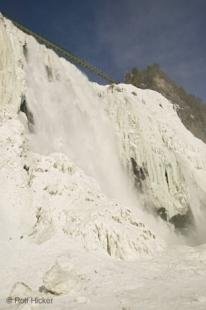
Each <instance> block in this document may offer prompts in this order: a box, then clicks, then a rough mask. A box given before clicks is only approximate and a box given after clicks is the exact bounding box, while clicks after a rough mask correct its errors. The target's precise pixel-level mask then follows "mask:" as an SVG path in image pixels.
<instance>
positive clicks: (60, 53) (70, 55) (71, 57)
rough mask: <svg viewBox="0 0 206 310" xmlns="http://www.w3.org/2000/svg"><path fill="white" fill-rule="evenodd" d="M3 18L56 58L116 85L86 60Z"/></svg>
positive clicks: (15, 22) (17, 23)
mask: <svg viewBox="0 0 206 310" xmlns="http://www.w3.org/2000/svg"><path fill="white" fill-rule="evenodd" d="M3 16H4V17H6V18H7V19H9V20H10V21H11V22H12V23H13V24H14V25H15V26H16V27H18V28H19V29H20V30H22V31H23V32H25V33H26V34H28V35H31V36H33V37H34V38H35V39H36V40H37V41H38V42H39V43H40V44H44V45H45V46H46V47H47V48H50V49H52V50H53V51H54V52H55V53H56V54H57V55H58V56H60V57H63V58H65V59H66V60H68V61H69V62H71V63H73V64H74V65H76V66H78V67H80V68H83V69H86V70H88V72H90V73H92V74H94V75H96V76H98V77H99V78H101V79H102V80H104V81H106V82H107V83H109V84H116V83H118V82H117V81H115V80H114V79H113V78H111V77H110V76H109V75H108V74H106V73H105V72H103V71H102V70H100V69H99V68H97V67H95V66H93V65H91V64H90V63H89V62H87V61H86V60H84V59H82V58H80V57H78V56H76V55H74V54H73V53H72V52H70V51H69V50H67V49H65V48H63V47H61V46H59V45H58V44H55V43H53V42H51V41H50V40H47V39H46V38H44V37H43V36H42V35H40V34H38V33H36V32H34V31H32V30H30V29H29V28H27V27H26V26H24V25H22V24H21V23H20V22H17V21H16V20H14V19H13V18H11V17H10V16H8V15H7V14H4V13H3Z"/></svg>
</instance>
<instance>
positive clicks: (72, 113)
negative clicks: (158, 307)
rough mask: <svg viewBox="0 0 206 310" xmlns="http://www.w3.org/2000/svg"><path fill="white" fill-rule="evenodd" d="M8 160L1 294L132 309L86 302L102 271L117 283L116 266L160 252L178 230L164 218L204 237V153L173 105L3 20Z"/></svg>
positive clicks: (0, 142)
mask: <svg viewBox="0 0 206 310" xmlns="http://www.w3.org/2000/svg"><path fill="white" fill-rule="evenodd" d="M0 154H1V155H0V214H1V226H0V240H1V241H0V243H1V249H2V255H1V258H0V259H1V271H0V275H1V281H0V282H1V283H0V291H1V292H2V296H8V294H9V292H10V294H11V296H16V295H17V294H18V295H21V294H22V295H24V296H25V295H35V296H37V295H38V296H44V295H48V296H55V298H59V299H58V302H59V301H61V296H66V298H67V303H68V302H69V303H70V306H71V309H77V304H80V305H81V304H84V305H85V309H87V307H88V309H97V308H98V309H127V308H124V306H123V305H122V308H120V304H121V303H122V302H121V303H120V304H118V303H116V301H114V300H113V301H112V302H113V304H110V306H109V307H110V308H108V304H107V302H106V301H105V304H104V305H103V304H102V308H100V306H99V305H98V306H97V304H95V302H98V298H100V297H98V298H97V300H96V301H95V302H94V303H93V304H91V303H90V301H89V297H88V296H91V295H92V294H94V292H96V293H95V294H97V295H98V294H100V295H101V294H102V291H101V290H100V289H99V286H98V285H99V284H98V281H100V279H101V281H103V278H104V275H103V273H104V272H105V277H106V276H108V275H110V276H111V275H112V276H111V279H113V280H114V285H117V283H118V281H119V280H118V279H117V278H115V277H116V276H115V270H116V272H117V273H118V274H119V275H120V274H121V270H122V269H121V268H126V269H127V270H129V269H131V270H132V268H133V267H132V266H134V265H133V264H134V262H135V261H137V260H138V262H139V261H140V259H141V258H142V257H144V259H145V261H148V260H149V259H151V257H155V256H157V255H159V253H162V251H164V249H165V247H166V243H167V237H168V232H171V234H172V233H173V228H172V225H170V224H167V223H165V222H163V220H162V219H160V218H159V217H157V214H158V213H160V212H163V215H164V216H165V217H166V219H167V220H168V221H169V220H170V221H171V222H172V223H174V224H175V225H176V227H178V225H180V224H178V223H179V222H178V219H179V218H178V216H185V219H186V220H187V218H190V219H191V221H193V222H194V223H193V224H196V226H197V227H198V233H199V235H198V240H199V242H200V241H201V242H203V241H205V240H204V221H203V216H204V212H205V211H204V207H205V201H206V199H205V198H206V197H205V195H206V146H205V144H204V143H203V142H202V141H200V140H198V139H197V138H195V137H194V136H193V135H192V134H191V133H190V132H189V131H188V130H187V129H186V128H185V127H184V126H183V124H182V123H181V121H180V119H179V118H178V116H177V113H176V107H175V106H173V105H172V104H171V103H170V102H169V101H168V100H166V99H165V98H164V97H163V96H161V95H160V94H159V93H156V92H154V91H150V90H140V89H137V88H135V87H133V86H131V85H123V84H120V85H110V86H100V85H97V84H96V83H91V82H90V81H88V79H87V78H86V77H85V76H84V75H83V74H82V73H81V72H80V71H79V70H78V69H77V68H76V67H75V66H74V65H72V64H70V63H68V62H66V61H65V60H64V59H62V58H59V57H58V56H57V55H56V54H55V53H54V52H53V51H51V50H48V49H47V48H46V47H45V46H43V45H40V44H38V43H37V42H36V40H35V39H34V38H33V37H31V36H28V35H26V34H24V33H23V32H21V31H20V30H18V29H17V28H16V27H14V26H13V25H12V23H11V22H10V21H8V20H6V19H5V18H3V16H0ZM145 210H147V212H146V211H145ZM148 213H150V214H148ZM152 214H153V215H152ZM188 214H189V215H188ZM154 217H155V218H154ZM162 217H163V216H162ZM181 219H182V218H181ZM186 220H185V221H186ZM180 222H181V221H180ZM183 226H184V225H183ZM166 236H167V237H166ZM203 252H204V251H203ZM5 261H6V262H7V264H6V266H5V267H4V268H2V265H3V264H4V262H5ZM116 264H117V265H116ZM126 264H127V265H126ZM128 264H131V265H128ZM115 266H116V267H115ZM130 267H131V268H130ZM115 268H116V269H115ZM110 270H111V272H110ZM131 270H130V272H131V274H130V275H129V276H128V278H127V280H126V281H127V283H129V279H130V277H132V273H133V271H131ZM128 273H129V271H128ZM99 274H100V275H101V276H99V278H98V275H99ZM101 277H103V278H101ZM120 278H121V276H120ZM120 278H119V279H120ZM111 279H110V280H109V281H110V282H111ZM121 281H122V282H121V285H122V283H123V282H124V280H123V278H121ZM103 282H104V281H103ZM88 283H89V284H88ZM115 283H116V284H115ZM131 283H132V282H131ZM121 285H120V286H121ZM128 285H129V284H128ZM104 287H105V291H104V293H105V294H107V295H108V296H109V295H110V294H111V292H110V290H111V285H110V283H109V284H108V287H107V281H106V282H105V283H104ZM95 290H96V291H95ZM128 290H129V287H128ZM100 291H101V293H100ZM85 292H86V293H85ZM98 292H99V293H98ZM84 294H85V295H84ZM130 297H131V296H130ZM112 298H113V299H115V298H116V297H115V298H114V297H112ZM118 298H119V297H117V299H118ZM131 298H132V297H131ZM115 300H116V299H115ZM119 300H121V298H119ZM58 302H57V303H58ZM64 302H65V301H64ZM64 302H63V303H64ZM24 306H25V307H24ZM10 307H11V306H10ZM26 307H30V308H31V309H32V306H29V305H23V308H22V309H25V310H26V309H30V308H26ZM56 307H57V306H56ZM58 307H59V308H58V309H60V306H58ZM2 309H5V308H2ZM8 309H9V308H8ZM39 309H45V308H41V306H39ZM50 309H52V308H50ZM54 309H57V308H55V306H54ZM61 309H66V308H64V307H63V306H62V308H61ZM81 309H83V308H81ZM128 309H130V308H128ZM131 309H133V308H131ZM134 309H135V308H134Z"/></svg>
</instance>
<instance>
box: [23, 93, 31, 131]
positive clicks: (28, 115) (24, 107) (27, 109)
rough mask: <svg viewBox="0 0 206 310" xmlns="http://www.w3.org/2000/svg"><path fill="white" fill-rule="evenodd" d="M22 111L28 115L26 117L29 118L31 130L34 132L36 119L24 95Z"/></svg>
mask: <svg viewBox="0 0 206 310" xmlns="http://www.w3.org/2000/svg"><path fill="white" fill-rule="evenodd" d="M20 111H21V112H23V113H25V114H26V117H27V120H28V127H29V130H30V131H33V126H34V117H33V114H32V113H31V111H30V110H29V108H28V104H27V101H26V97H25V96H24V95H22V97H21V104H20Z"/></svg>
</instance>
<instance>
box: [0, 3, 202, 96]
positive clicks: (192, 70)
mask: <svg viewBox="0 0 206 310" xmlns="http://www.w3.org/2000/svg"><path fill="white" fill-rule="evenodd" d="M0 11H2V12H6V13H7V14H9V15H11V16H12V17H13V18H15V19H16V20H18V21H21V22H22V23H23V24H25V25H27V26H28V27H29V28H31V29H32V30H34V31H36V32H39V33H41V34H43V35H44V36H46V37H47V38H48V39H50V40H52V41H54V42H56V43H58V44H60V45H62V46H64V47H65V48H67V49H69V50H70V51H72V52H73V53H75V54H77V55H79V56H81V57H83V58H85V59H87V60H88V61H89V62H90V63H92V64H94V65H96V66H98V67H100V68H102V69H103V70H104V71H106V72H107V73H109V74H110V75H111V76H112V77H113V78H115V79H117V80H122V79H123V76H124V74H125V73H126V72H127V71H128V70H130V69H131V68H132V67H134V66H136V67H140V68H143V67H145V66H147V65H149V64H151V63H154V62H155V63H159V64H160V65H161V66H162V68H163V69H164V70H165V71H166V72H167V73H168V74H169V76H170V77H171V78H172V79H174V80H176V81H177V82H178V83H180V84H181V85H183V86H184V87H185V88H186V89H187V90H188V91H189V92H190V93H193V94H195V95H197V96H199V97H201V98H202V99H203V100H204V101H206V34H205V32H206V17H205V16H206V1H205V0H75V1H74V0H67V1H66V0H58V1H57V0H56V1H55V0H49V1H48V0H41V1H40V0H18V1H14V0H5V1H2V0H0Z"/></svg>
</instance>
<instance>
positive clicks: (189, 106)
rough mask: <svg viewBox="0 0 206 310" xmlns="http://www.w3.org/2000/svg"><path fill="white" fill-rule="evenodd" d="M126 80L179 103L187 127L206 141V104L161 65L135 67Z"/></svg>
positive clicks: (179, 111) (178, 110)
mask: <svg viewBox="0 0 206 310" xmlns="http://www.w3.org/2000/svg"><path fill="white" fill-rule="evenodd" d="M125 82H126V83H130V84H133V85H134V86H137V87H139V88H143V89H152V90H155V91H157V92H159V93H161V94H162V95H163V96H164V97H166V98H167V99H168V100H170V101H171V102H172V103H173V104H175V105H177V106H178V108H177V113H178V115H179V117H180V119H181V120H182V122H183V124H184V125H185V127H186V128H187V129H188V130H190V131H191V132H192V133H193V135H194V136H195V137H197V138H199V139H201V140H202V141H203V142H205V143H206V104H203V102H202V101H201V100H200V99H199V98H197V97H195V96H193V95H190V94H188V93H187V92H186V91H185V90H184V89H183V88H182V87H180V86H178V85H177V84H176V83H175V82H174V81H172V80H170V79H169V78H168V76H167V75H166V74H165V73H164V72H163V71H162V70H161V69H160V67H159V65H157V64H154V65H151V66H148V67H147V68H146V69H145V70H138V69H136V68H135V69H133V70H132V71H131V72H130V73H128V74H126V76H125Z"/></svg>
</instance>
